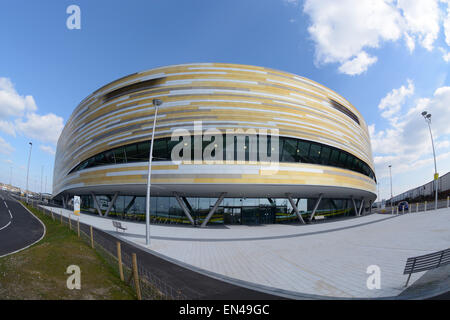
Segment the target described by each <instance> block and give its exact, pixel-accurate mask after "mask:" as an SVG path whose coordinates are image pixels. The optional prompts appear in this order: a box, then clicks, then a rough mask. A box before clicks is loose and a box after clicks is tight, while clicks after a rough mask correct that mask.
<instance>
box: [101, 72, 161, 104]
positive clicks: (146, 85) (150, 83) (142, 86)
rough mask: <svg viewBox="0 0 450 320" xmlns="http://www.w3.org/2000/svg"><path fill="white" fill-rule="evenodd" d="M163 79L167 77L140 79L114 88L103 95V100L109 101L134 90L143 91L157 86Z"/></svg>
mask: <svg viewBox="0 0 450 320" xmlns="http://www.w3.org/2000/svg"><path fill="white" fill-rule="evenodd" d="M163 79H165V78H164V77H163V78H156V79H150V80H145V81H140V82H137V83H133V84H130V85H128V86H125V87H122V88H119V89H116V90H113V91H111V92H108V93H107V94H105V95H104V96H103V102H108V101H109V100H112V99H115V98H118V97H120V96H123V95H126V94H130V93H134V92H138V91H142V90H146V89H151V88H153V87H155V86H156V85H157V84H159V83H161V81H162V80H163Z"/></svg>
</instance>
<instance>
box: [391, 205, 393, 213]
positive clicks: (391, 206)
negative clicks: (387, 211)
mask: <svg viewBox="0 0 450 320" xmlns="http://www.w3.org/2000/svg"><path fill="white" fill-rule="evenodd" d="M391 210H392V214H394V207H393V206H392V205H391Z"/></svg>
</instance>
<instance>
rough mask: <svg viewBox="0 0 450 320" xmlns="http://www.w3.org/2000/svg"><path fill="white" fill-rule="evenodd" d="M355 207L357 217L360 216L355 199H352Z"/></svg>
mask: <svg viewBox="0 0 450 320" xmlns="http://www.w3.org/2000/svg"><path fill="white" fill-rule="evenodd" d="M352 201H353V207H354V208H355V216H358V207H357V206H356V202H355V198H353V197H352Z"/></svg>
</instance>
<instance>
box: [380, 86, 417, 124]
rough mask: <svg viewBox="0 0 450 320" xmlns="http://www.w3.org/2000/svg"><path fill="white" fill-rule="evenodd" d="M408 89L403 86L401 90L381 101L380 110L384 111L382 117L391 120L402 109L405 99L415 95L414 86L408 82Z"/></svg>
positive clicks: (393, 91)
mask: <svg viewBox="0 0 450 320" xmlns="http://www.w3.org/2000/svg"><path fill="white" fill-rule="evenodd" d="M407 82H408V87H405V86H401V87H400V88H399V89H393V90H392V91H391V92H389V93H388V94H387V95H386V96H385V97H384V98H383V99H381V102H380V104H379V105H378V109H379V110H381V111H383V112H382V113H381V116H382V117H383V118H387V119H390V118H391V117H393V116H394V115H395V114H396V113H398V112H399V111H400V109H401V106H402V105H403V103H404V102H405V98H406V97H409V96H411V95H412V94H414V84H413V82H412V81H411V80H408V81H407Z"/></svg>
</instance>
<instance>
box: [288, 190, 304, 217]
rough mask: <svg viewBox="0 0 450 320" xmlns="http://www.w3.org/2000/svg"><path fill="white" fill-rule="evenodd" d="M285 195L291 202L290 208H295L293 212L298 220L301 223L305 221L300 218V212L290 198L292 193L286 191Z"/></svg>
mask: <svg viewBox="0 0 450 320" xmlns="http://www.w3.org/2000/svg"><path fill="white" fill-rule="evenodd" d="M286 197H287V198H288V200H289V202H290V203H291V206H292V208H293V209H294V210H295V213H296V214H297V216H298V220H300V222H301V223H302V224H305V221H304V220H303V218H302V215H301V214H300V212H298V208H297V206H296V205H295V203H294V200H292V195H291V194H290V193H286Z"/></svg>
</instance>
